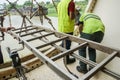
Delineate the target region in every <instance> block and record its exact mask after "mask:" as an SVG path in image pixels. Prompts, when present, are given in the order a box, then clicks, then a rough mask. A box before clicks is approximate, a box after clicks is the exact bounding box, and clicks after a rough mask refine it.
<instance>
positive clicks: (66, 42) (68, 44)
mask: <svg viewBox="0 0 120 80" xmlns="http://www.w3.org/2000/svg"><path fill="white" fill-rule="evenodd" d="M66 34H70V35H73V32H71V33H66ZM62 47H65V48H66V49H67V50H68V49H70V47H71V41H70V40H65V41H64V40H63V41H62ZM66 59H67V60H69V55H67V56H66Z"/></svg>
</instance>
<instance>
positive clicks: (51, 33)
mask: <svg viewBox="0 0 120 80" xmlns="http://www.w3.org/2000/svg"><path fill="white" fill-rule="evenodd" d="M52 34H54V32H50V33H48V34H45V35H42V36H38V37H35V38H31V39H29V40H26V41H27V42H30V41H33V40H36V39H40V38H42V37H45V36H49V35H52Z"/></svg>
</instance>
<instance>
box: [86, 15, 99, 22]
mask: <svg viewBox="0 0 120 80" xmlns="http://www.w3.org/2000/svg"><path fill="white" fill-rule="evenodd" d="M89 18H94V19H98V20H100V18H99V17H98V16H97V15H94V14H88V15H86V16H85V17H84V21H86V20H87V19H89Z"/></svg>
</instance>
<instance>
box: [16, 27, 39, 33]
mask: <svg viewBox="0 0 120 80" xmlns="http://www.w3.org/2000/svg"><path fill="white" fill-rule="evenodd" d="M34 29H37V28H36V27H34V28H30V29H25V30H20V31H17V32H15V33H16V34H18V33H22V32H26V31H30V30H34Z"/></svg>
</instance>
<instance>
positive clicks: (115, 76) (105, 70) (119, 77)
mask: <svg viewBox="0 0 120 80" xmlns="http://www.w3.org/2000/svg"><path fill="white" fill-rule="evenodd" d="M102 71H103V72H104V73H106V74H108V75H110V76H112V77H113V78H115V79H117V80H120V75H119V74H116V73H114V72H112V71H110V70H108V69H106V68H104V69H103V70H102Z"/></svg>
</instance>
